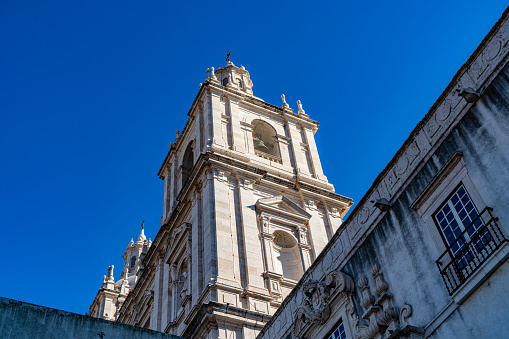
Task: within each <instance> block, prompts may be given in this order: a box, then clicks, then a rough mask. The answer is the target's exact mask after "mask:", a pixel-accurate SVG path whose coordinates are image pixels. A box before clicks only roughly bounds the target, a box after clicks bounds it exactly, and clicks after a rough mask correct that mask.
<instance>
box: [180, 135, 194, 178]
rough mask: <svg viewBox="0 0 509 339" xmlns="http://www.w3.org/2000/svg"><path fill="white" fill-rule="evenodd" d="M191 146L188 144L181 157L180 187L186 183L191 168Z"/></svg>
mask: <svg viewBox="0 0 509 339" xmlns="http://www.w3.org/2000/svg"><path fill="white" fill-rule="evenodd" d="M193 161H194V158H193V147H192V145H191V144H189V145H188V146H187V148H186V151H185V152H184V157H183V158H182V187H184V184H185V183H186V181H187V179H188V178H189V175H190V174H191V171H192V169H193Z"/></svg>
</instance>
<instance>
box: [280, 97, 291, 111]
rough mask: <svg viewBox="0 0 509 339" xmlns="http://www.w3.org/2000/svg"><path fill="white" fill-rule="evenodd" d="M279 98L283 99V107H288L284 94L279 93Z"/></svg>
mask: <svg viewBox="0 0 509 339" xmlns="http://www.w3.org/2000/svg"><path fill="white" fill-rule="evenodd" d="M281 100H283V108H288V107H290V106H288V104H287V103H286V98H285V95H284V94H281Z"/></svg>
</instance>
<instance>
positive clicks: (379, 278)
mask: <svg viewBox="0 0 509 339" xmlns="http://www.w3.org/2000/svg"><path fill="white" fill-rule="evenodd" d="M371 273H373V277H374V278H375V284H376V287H375V290H374V291H373V292H375V294H376V295H377V296H381V295H382V294H383V293H385V292H387V290H388V289H389V285H388V284H387V282H386V281H385V280H384V277H383V275H382V272H381V271H380V266H378V264H375V265H373V267H372V268H371Z"/></svg>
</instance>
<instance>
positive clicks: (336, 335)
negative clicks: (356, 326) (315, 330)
mask: <svg viewBox="0 0 509 339" xmlns="http://www.w3.org/2000/svg"><path fill="white" fill-rule="evenodd" d="M325 339H346V333H345V326H344V325H343V321H340V322H339V324H338V325H337V326H336V328H335V329H334V330H333V331H332V333H331V334H329V335H328V336H327V337H325Z"/></svg>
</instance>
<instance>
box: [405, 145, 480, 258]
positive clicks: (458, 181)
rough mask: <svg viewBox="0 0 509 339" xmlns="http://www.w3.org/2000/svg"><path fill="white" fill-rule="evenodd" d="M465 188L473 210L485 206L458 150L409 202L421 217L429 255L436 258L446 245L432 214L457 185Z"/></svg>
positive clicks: (444, 202)
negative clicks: (427, 235) (427, 239)
mask: <svg viewBox="0 0 509 339" xmlns="http://www.w3.org/2000/svg"><path fill="white" fill-rule="evenodd" d="M462 184H463V186H464V187H465V190H466V191H467V194H468V195H469V197H470V199H471V201H472V203H473V204H474V206H475V208H476V210H477V212H478V213H479V211H482V210H483V209H484V207H486V203H485V202H484V200H483V199H482V197H481V195H480V194H479V192H478V191H477V188H476V187H475V185H474V183H473V182H472V179H471V178H470V176H469V174H468V171H467V167H466V163H465V161H464V160H463V156H462V154H461V153H459V152H456V153H454V154H453V155H452V156H451V158H450V159H449V160H448V161H447V163H446V164H445V165H444V166H443V167H442V169H441V170H440V171H439V173H437V175H436V176H435V177H434V178H433V179H432V180H431V182H430V183H429V184H428V185H427V186H426V188H424V190H423V191H422V193H421V194H420V195H419V196H418V197H417V199H416V200H415V201H414V202H413V203H412V205H411V207H412V208H413V209H415V210H417V212H418V214H419V215H420V216H421V219H422V221H423V224H424V227H425V229H426V230H427V233H428V234H429V235H430V238H431V240H432V243H433V244H434V246H432V247H431V249H432V251H433V252H434V253H433V255H434V256H435V257H436V258H438V257H439V256H440V255H442V253H444V252H445V251H446V250H447V249H448V247H449V245H448V244H447V241H446V239H445V237H444V234H443V233H442V231H441V230H440V226H439V225H438V224H437V222H436V220H435V218H434V215H435V214H436V213H437V212H438V211H439V210H440V209H441V208H442V207H443V206H444V205H445V204H446V203H447V201H449V200H450V198H451V197H452V195H453V194H454V193H455V192H456V190H457V189H458V188H459V186H460V185H462Z"/></svg>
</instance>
